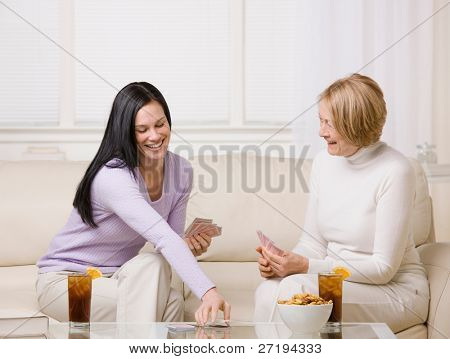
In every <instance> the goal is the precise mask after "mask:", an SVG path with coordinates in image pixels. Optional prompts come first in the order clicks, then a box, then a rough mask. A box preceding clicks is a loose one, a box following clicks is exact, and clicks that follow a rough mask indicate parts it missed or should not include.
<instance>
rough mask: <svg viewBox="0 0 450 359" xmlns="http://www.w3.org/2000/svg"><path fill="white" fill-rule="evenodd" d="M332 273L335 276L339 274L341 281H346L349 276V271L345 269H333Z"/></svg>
mask: <svg viewBox="0 0 450 359" xmlns="http://www.w3.org/2000/svg"><path fill="white" fill-rule="evenodd" d="M333 272H334V273H336V274H340V275H341V276H342V279H347V278H348V277H350V276H351V273H350V271H349V270H348V269H347V268H345V267H334V268H333Z"/></svg>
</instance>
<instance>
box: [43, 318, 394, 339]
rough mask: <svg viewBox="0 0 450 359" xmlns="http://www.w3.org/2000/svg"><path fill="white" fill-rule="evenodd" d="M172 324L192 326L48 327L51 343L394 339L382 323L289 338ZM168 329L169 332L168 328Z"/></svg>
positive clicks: (273, 332)
mask: <svg viewBox="0 0 450 359" xmlns="http://www.w3.org/2000/svg"><path fill="white" fill-rule="evenodd" d="M176 324H194V323H187V322H185V323H106V322H96V323H91V325H90V328H89V329H88V330H82V329H73V328H69V324H68V323H53V324H51V325H50V326H49V331H48V333H47V337H48V338H53V339H295V338H301V339H395V338H396V337H395V335H394V333H392V331H391V330H390V329H389V327H388V326H387V325H386V324H385V323H343V324H342V326H341V327H340V328H325V327H324V328H323V329H322V330H321V331H320V332H318V333H306V334H293V333H292V332H291V331H290V330H289V329H288V328H287V327H286V326H285V325H284V324H283V323H251V322H233V321H232V322H231V323H230V327H226V328H200V327H196V328H192V329H190V330H189V329H188V330H173V327H176ZM170 327H172V328H170Z"/></svg>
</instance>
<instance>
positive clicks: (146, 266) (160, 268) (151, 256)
mask: <svg viewBox="0 0 450 359" xmlns="http://www.w3.org/2000/svg"><path fill="white" fill-rule="evenodd" d="M147 271H148V272H149V273H151V274H152V275H154V274H155V273H160V274H161V275H166V276H170V273H171V267H170V265H169V263H168V262H167V260H166V259H165V258H164V257H163V256H162V255H161V254H159V253H141V254H138V255H137V256H136V257H134V258H132V259H131V260H129V261H128V262H126V263H125V264H124V265H123V266H122V268H121V270H120V272H121V274H122V275H123V274H125V275H130V274H131V275H132V274H135V273H139V275H140V276H142V275H145V272H147Z"/></svg>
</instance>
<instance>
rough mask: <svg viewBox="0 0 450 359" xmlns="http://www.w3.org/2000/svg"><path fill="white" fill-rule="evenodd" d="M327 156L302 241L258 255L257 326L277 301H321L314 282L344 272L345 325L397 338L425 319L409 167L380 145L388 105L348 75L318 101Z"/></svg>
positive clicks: (270, 316)
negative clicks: (383, 329)
mask: <svg viewBox="0 0 450 359" xmlns="http://www.w3.org/2000/svg"><path fill="white" fill-rule="evenodd" d="M319 100H320V103H319V120H320V132H319V135H320V137H322V138H323V139H324V140H325V141H326V144H327V150H326V151H323V152H321V153H319V154H318V155H317V157H316V158H315V159H314V162H313V167H312V172H311V178H310V191H311V196H310V202H309V205H308V209H307V214H306V219H305V225H304V234H303V235H302V237H301V238H300V240H299V243H298V244H297V246H296V247H295V248H294V249H293V250H292V251H291V252H289V251H285V252H284V254H283V255H282V256H277V255H274V254H272V253H270V252H268V251H267V250H266V249H265V248H261V247H258V248H257V251H258V252H259V253H260V254H261V257H260V258H259V270H260V273H261V276H262V277H264V278H266V279H267V280H266V281H264V282H263V283H262V284H261V285H260V286H259V288H258V289H257V292H256V296H255V300H256V303H255V320H256V321H270V320H276V319H278V313H277V312H276V310H275V303H276V299H277V297H278V296H283V295H284V296H286V295H288V294H290V293H292V292H294V293H299V292H313V293H317V273H319V272H326V271H330V270H332V268H334V267H336V266H344V267H347V268H349V269H350V271H351V273H352V275H351V277H349V278H348V279H347V280H346V281H345V282H344V288H343V319H344V321H354V322H385V323H387V324H388V325H389V326H390V328H391V329H392V330H393V331H394V332H399V331H401V330H404V329H407V328H409V327H411V326H413V325H416V324H419V323H423V322H424V321H425V320H426V318H427V313H428V302H429V288H428V281H427V277H426V272H425V269H424V267H423V266H422V264H421V263H420V259H419V255H418V253H417V251H416V249H415V247H414V242H413V238H412V233H411V231H410V222H411V214H412V208H413V200H414V194H415V177H414V172H413V169H412V167H411V166H410V164H409V162H408V160H407V158H405V157H404V156H403V155H402V154H401V153H399V152H398V151H396V150H395V149H393V148H392V147H390V146H388V145H387V144H385V143H383V142H381V141H380V136H381V133H382V129H383V126H384V124H385V119H386V104H385V101H384V98H383V92H382V91H381V89H380V87H379V86H378V84H377V83H376V82H375V81H374V80H372V79H371V78H369V77H367V76H362V75H359V74H353V75H351V76H349V77H346V78H343V79H340V80H338V81H336V82H334V83H333V84H331V85H330V86H329V87H328V88H327V89H326V90H325V91H323V93H322V94H321V95H320V96H319Z"/></svg>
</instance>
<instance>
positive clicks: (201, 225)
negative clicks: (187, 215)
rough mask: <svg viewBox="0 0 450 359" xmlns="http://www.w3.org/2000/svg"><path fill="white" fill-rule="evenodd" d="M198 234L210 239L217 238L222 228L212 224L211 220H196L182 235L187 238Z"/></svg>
mask: <svg viewBox="0 0 450 359" xmlns="http://www.w3.org/2000/svg"><path fill="white" fill-rule="evenodd" d="M199 233H205V234H206V235H208V236H210V237H217V236H220V235H221V234H222V227H219V226H218V225H217V224H215V223H213V221H212V219H207V218H196V219H194V221H193V222H192V223H191V225H190V226H189V227H188V228H187V229H186V232H185V233H184V235H185V237H186V238H187V237H191V236H193V235H194V234H199Z"/></svg>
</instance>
